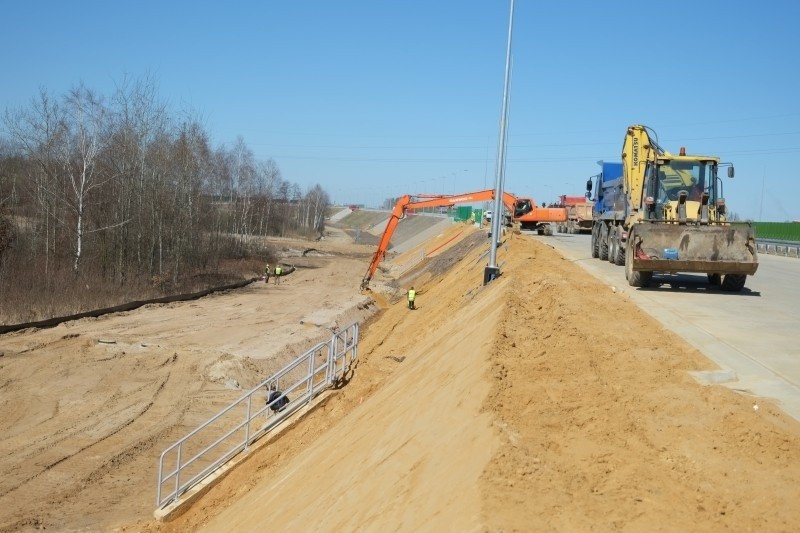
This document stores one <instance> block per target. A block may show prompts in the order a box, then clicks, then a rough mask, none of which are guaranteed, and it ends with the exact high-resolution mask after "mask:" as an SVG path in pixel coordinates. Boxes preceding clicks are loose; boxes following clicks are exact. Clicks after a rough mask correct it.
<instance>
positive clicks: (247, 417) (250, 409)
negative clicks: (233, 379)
mask: <svg viewBox="0 0 800 533" xmlns="http://www.w3.org/2000/svg"><path fill="white" fill-rule="evenodd" d="M252 412H253V393H252V392H251V393H250V394H248V396H247V414H246V415H245V417H244V450H245V451H247V447H248V446H250V421H251V420H252V417H251V413H252Z"/></svg>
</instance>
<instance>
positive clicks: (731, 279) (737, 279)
mask: <svg viewBox="0 0 800 533" xmlns="http://www.w3.org/2000/svg"><path fill="white" fill-rule="evenodd" d="M746 281H747V274H725V277H724V278H722V290H723V291H728V292H739V291H741V290H742V289H744V284H745V282H746Z"/></svg>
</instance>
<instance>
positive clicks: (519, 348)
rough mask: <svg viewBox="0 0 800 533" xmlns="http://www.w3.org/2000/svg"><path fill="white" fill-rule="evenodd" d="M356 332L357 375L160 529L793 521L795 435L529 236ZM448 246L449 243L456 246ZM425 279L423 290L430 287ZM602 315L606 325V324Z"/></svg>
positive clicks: (663, 526) (441, 279)
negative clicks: (491, 269)
mask: <svg viewBox="0 0 800 533" xmlns="http://www.w3.org/2000/svg"><path fill="white" fill-rule="evenodd" d="M507 242H508V245H509V246H508V247H507V248H506V247H503V248H501V250H500V254H499V258H500V263H501V265H502V267H503V276H502V277H501V278H500V279H499V280H497V281H496V282H494V283H492V284H491V285H489V286H488V287H482V286H481V280H482V271H483V267H484V265H485V261H482V260H480V257H481V255H482V254H483V253H485V250H483V249H482V248H481V247H478V248H476V249H473V250H472V251H470V252H469V253H467V255H466V257H464V259H463V260H462V261H460V262H458V263H457V264H455V265H454V266H453V268H452V269H451V270H450V271H449V272H448V273H447V274H445V275H443V276H438V277H430V279H429V280H428V281H427V282H425V283H423V284H421V285H419V284H418V283H416V282H415V286H416V287H417V288H418V289H419V293H420V296H419V298H418V310H417V311H409V310H407V309H406V308H405V306H404V302H402V301H398V302H396V303H394V304H392V305H390V306H389V307H388V309H387V310H386V312H385V313H384V314H383V315H382V316H381V318H380V320H377V321H375V322H374V323H372V324H370V325H369V327H368V328H366V329H365V330H362V340H361V344H360V350H359V354H360V356H359V357H360V363H359V366H358V368H357V370H356V375H355V378H354V379H353V380H352V381H351V382H350V383H349V384H348V385H347V386H346V387H344V388H343V389H341V390H339V391H337V393H336V394H335V395H333V396H330V397H329V398H327V399H326V401H325V403H324V405H322V406H321V407H320V408H319V409H317V410H316V411H314V412H313V413H311V414H310V415H309V416H308V417H307V418H306V419H304V420H303V421H302V422H301V423H299V424H298V425H297V426H295V427H293V428H292V429H291V430H290V431H288V432H285V433H283V434H282V435H281V436H280V438H278V439H276V440H275V441H273V442H270V443H269V444H268V445H266V446H264V447H262V448H261V449H260V450H258V451H257V452H255V453H253V455H252V456H251V457H250V458H249V459H248V460H247V461H246V462H245V464H244V465H242V466H241V467H240V468H238V469H237V470H236V471H234V472H232V473H231V474H230V475H229V476H228V477H227V478H225V479H224V480H223V481H222V482H221V483H220V484H219V485H218V486H216V487H214V488H213V489H212V490H211V491H210V493H209V494H208V495H207V496H206V497H205V498H204V499H203V500H201V501H200V502H198V504H196V505H194V506H192V507H191V508H189V509H188V510H187V511H186V513H185V514H184V515H183V516H181V517H179V518H177V519H176V520H174V521H173V522H170V523H167V524H160V525H159V524H151V525H148V526H145V525H143V524H140V525H139V526H140V527H151V528H153V529H163V530H167V531H182V530H187V529H188V530H193V529H203V530H211V531H230V530H259V529H267V528H277V529H279V530H286V529H308V530H321V531H334V530H342V529H344V530H363V529H366V530H374V531H382V530H386V529H391V530H404V531H413V530H419V529H428V530H439V529H443V530H475V529H485V530H490V531H500V530H503V531H532V530H567V531H570V530H593V529H595V530H601V531H604V530H618V529H631V530H638V531H641V530H673V531H685V530H720V529H734V530H769V531H789V530H793V529H795V527H796V525H797V524H798V523H800V510H798V509H797V507H795V505H794V502H795V501H796V500H797V498H798V497H800V483H799V482H800V447H798V444H800V425H798V423H797V422H796V421H794V420H793V419H791V418H789V417H788V416H786V415H785V414H784V413H783V412H781V411H780V410H778V409H776V408H775V407H774V406H773V405H771V404H770V403H768V402H766V401H762V400H761V399H758V398H753V397H748V396H744V395H740V394H737V393H736V392H733V391H731V390H728V389H726V388H724V387H719V386H702V385H700V384H698V383H696V382H695V381H694V380H693V379H691V378H690V377H689V375H688V372H689V371H693V370H710V369H713V364H712V363H711V362H710V361H708V360H707V359H705V358H704V357H703V356H702V355H701V354H700V353H698V352H697V351H696V350H694V349H693V348H691V347H690V346H688V345H687V344H686V343H684V342H683V341H682V340H681V339H679V338H677V337H676V336H675V335H673V334H672V333H670V332H669V331H666V330H664V329H663V328H662V327H661V326H660V325H659V324H657V323H656V322H655V321H654V320H652V319H650V318H649V317H648V316H646V315H644V314H643V313H642V312H640V311H639V310H638V309H637V308H636V307H635V306H634V305H633V304H632V303H631V302H629V301H628V300H627V299H626V297H625V295H623V294H617V293H614V292H612V291H611V290H610V289H609V288H608V287H606V286H604V285H602V284H600V283H598V282H597V281H595V280H594V279H592V278H588V277H587V276H586V274H585V273H584V272H583V271H582V270H581V269H579V268H578V267H576V266H575V265H572V264H571V263H569V262H568V261H565V260H563V259H562V258H561V257H560V256H559V255H557V254H556V253H555V252H554V251H553V250H551V249H550V248H548V247H547V246H545V245H542V244H541V243H537V242H535V241H531V240H529V239H526V238H525V237H523V236H518V235H514V236H511V237H509V239H508V241H507ZM454 248H456V247H454ZM422 277H423V276H419V277H418V278H417V279H418V280H419V279H422ZM612 321H615V322H613V324H612Z"/></svg>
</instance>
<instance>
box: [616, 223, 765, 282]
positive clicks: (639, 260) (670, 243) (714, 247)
mask: <svg viewBox="0 0 800 533" xmlns="http://www.w3.org/2000/svg"><path fill="white" fill-rule="evenodd" d="M627 245H628V246H633V254H632V256H633V262H632V270H633V271H644V272H653V271H661V272H704V273H707V274H750V275H752V274H755V272H756V270H757V269H758V255H757V253H756V237H755V231H754V230H753V226H752V225H751V224H750V223H748V222H739V223H736V222H725V223H715V224H705V225H700V224H679V223H673V222H664V221H643V222H640V223H638V224H635V225H634V226H633V227H632V229H631V231H630V232H629V242H628V244H627ZM629 257H630V256H629Z"/></svg>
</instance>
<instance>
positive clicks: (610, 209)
mask: <svg viewBox="0 0 800 533" xmlns="http://www.w3.org/2000/svg"><path fill="white" fill-rule="evenodd" d="M597 164H598V165H600V168H601V170H600V173H599V174H597V175H595V176H592V177H591V178H589V181H587V182H586V190H587V194H591V190H592V184H593V183H594V197H593V205H592V229H591V233H592V257H596V258H597V257H599V258H600V259H602V260H603V261H606V260H608V261H611V262H612V263H614V264H617V265H624V264H625V248H624V247H623V245H619V246H617V248H615V249H614V250H613V253H609V252H612V250H611V249H610V248H609V246H608V245H609V239H608V235H610V234H611V233H613V232H615V231H620V234H621V237H622V240H623V242H624V237H625V236H626V235H627V234H626V233H625V232H623V231H622V229H621V228H620V229H619V230H617V227H618V226H623V225H624V223H625V218H626V217H627V212H628V211H627V202H626V196H625V190H624V187H623V185H622V163H609V162H607V161H598V162H597ZM593 180H594V182H593ZM615 242H616V241H615Z"/></svg>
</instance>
